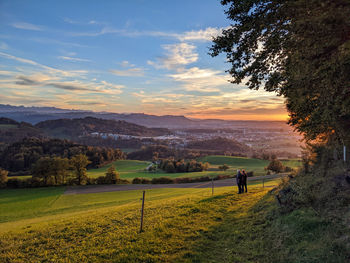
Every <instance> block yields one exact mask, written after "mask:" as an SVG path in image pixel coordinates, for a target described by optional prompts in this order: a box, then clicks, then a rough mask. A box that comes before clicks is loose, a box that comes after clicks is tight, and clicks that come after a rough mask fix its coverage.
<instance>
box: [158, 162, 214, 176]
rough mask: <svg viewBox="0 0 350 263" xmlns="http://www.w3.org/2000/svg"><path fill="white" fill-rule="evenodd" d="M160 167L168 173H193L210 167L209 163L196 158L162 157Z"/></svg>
mask: <svg viewBox="0 0 350 263" xmlns="http://www.w3.org/2000/svg"><path fill="white" fill-rule="evenodd" d="M158 168H160V169H162V170H163V171H165V172H167V173H191V172H202V171H206V170H208V168H209V163H204V164H203V163H202V162H198V161H196V160H190V161H185V160H183V159H179V160H174V159H160V160H159V162H158Z"/></svg>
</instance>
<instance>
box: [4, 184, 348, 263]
mask: <svg viewBox="0 0 350 263" xmlns="http://www.w3.org/2000/svg"><path fill="white" fill-rule="evenodd" d="M269 184H270V185H276V181H272V182H269ZM53 189H54V188H53ZM269 189H271V188H264V189H263V188H262V187H261V186H260V185H256V186H252V185H251V186H250V187H249V192H248V193H246V194H242V195H238V194H236V189H235V188H234V189H232V187H224V188H217V189H215V195H214V196H211V192H210V189H157V190H152V191H148V190H147V191H146V203H145V216H144V230H145V231H144V232H143V233H138V231H139V219H140V205H141V202H140V196H141V191H131V192H129V193H125V192H114V193H100V194H84V195H71V196H68V195H67V196H62V195H61V197H62V199H57V200H56V201H55V202H53V203H52V205H51V206H52V207H53V208H54V209H61V210H60V214H55V215H51V216H49V215H48V216H43V217H40V218H32V219H26V220H17V219H14V221H11V222H8V223H2V224H0V229H2V233H0V262H276V263H277V262H290V263H292V262H305V263H307V262H310V263H311V262H315V263H316V262H347V259H348V256H349V254H348V252H347V250H346V242H345V241H344V240H343V239H339V238H337V235H338V234H339V230H340V228H339V226H338V225H336V223H335V222H329V221H327V220H325V219H323V218H322V217H320V215H318V214H317V213H316V212H315V211H312V209H307V208H303V209H298V210H295V211H293V212H292V213H287V214H280V213H279V211H278V208H277V204H276V202H275V198H274V194H272V193H268V191H269ZM30 190H33V191H34V190H36V189H30ZM57 191H58V190H57ZM16 194H17V195H18V194H19V193H18V192H17V193H16V192H12V198H15V196H16ZM129 194H130V195H129ZM10 195H11V193H9V192H7V194H6V196H7V198H9V197H10ZM43 198H45V197H43ZM0 200H1V201H5V199H0ZM7 200H9V199H7ZM123 200H124V201H125V202H124V203H123ZM111 202H112V204H111ZM113 202H115V203H114V204H113ZM108 203H110V204H109V206H104V205H101V204H108ZM67 207H76V208H77V207H83V208H84V210H82V211H78V210H74V209H73V210H69V209H68V210H67V209H66V208H67ZM62 208H64V209H63V210H62ZM65 209H66V210H65ZM2 226H6V227H5V228H4V227H2ZM343 233H346V231H345V229H344V230H343Z"/></svg>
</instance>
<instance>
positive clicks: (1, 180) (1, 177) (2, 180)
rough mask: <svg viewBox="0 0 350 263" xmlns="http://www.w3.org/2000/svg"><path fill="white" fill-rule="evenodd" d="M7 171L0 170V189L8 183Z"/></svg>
mask: <svg viewBox="0 0 350 263" xmlns="http://www.w3.org/2000/svg"><path fill="white" fill-rule="evenodd" d="M7 175H8V171H6V170H4V169H1V168H0V188H2V187H5V186H6V183H7V181H8V177H7Z"/></svg>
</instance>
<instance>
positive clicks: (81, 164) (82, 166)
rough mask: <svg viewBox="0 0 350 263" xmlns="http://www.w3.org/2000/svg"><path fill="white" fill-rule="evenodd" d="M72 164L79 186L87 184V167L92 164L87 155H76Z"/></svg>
mask: <svg viewBox="0 0 350 263" xmlns="http://www.w3.org/2000/svg"><path fill="white" fill-rule="evenodd" d="M70 162H71V164H72V166H73V169H74V173H75V177H76V180H77V183H78V185H82V184H85V183H86V180H87V173H86V166H87V165H88V164H89V163H90V161H89V160H88V158H87V157H86V155H84V154H78V155H75V156H74V157H72V159H71V160H70Z"/></svg>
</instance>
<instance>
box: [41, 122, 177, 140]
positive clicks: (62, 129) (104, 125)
mask: <svg viewBox="0 0 350 263" xmlns="http://www.w3.org/2000/svg"><path fill="white" fill-rule="evenodd" d="M35 127H36V128H38V129H40V130H42V131H43V132H45V134H47V135H48V136H50V137H57V138H66V139H73V140H74V139H75V138H78V137H81V136H88V135H90V134H91V133H94V132H98V133H113V134H125V135H134V136H160V135H167V134H171V132H170V131H169V130H168V129H165V128H147V127H144V126H140V125H137V124H134V123H129V122H126V121H115V120H106V119H98V118H94V117H85V118H81V119H58V120H47V121H43V122H39V123H37V124H36V125H35Z"/></svg>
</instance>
